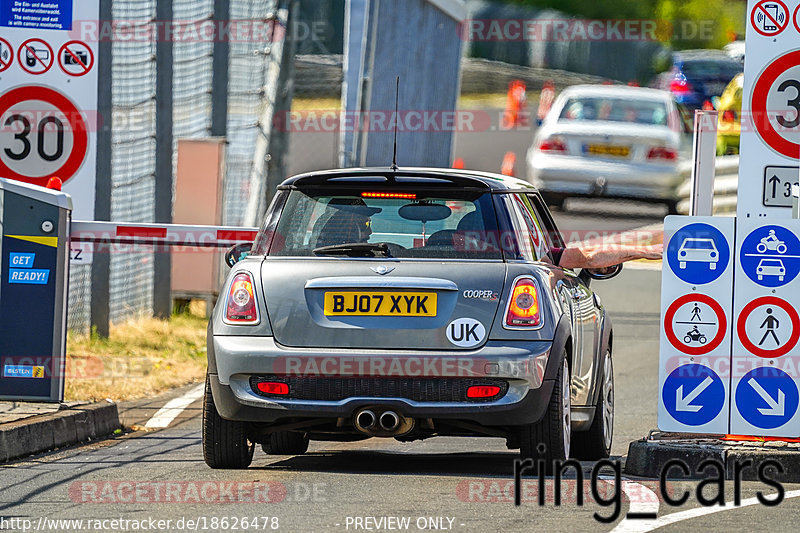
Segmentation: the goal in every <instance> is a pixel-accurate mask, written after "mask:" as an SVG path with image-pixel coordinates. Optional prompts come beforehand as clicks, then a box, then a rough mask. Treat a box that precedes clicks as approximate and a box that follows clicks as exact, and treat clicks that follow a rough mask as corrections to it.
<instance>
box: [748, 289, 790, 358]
mask: <svg viewBox="0 0 800 533" xmlns="http://www.w3.org/2000/svg"><path fill="white" fill-rule="evenodd" d="M765 305H772V306H775V307H779V308H781V309H783V310H784V311H785V312H786V314H787V315H789V318H790V319H791V321H792V336H791V337H789V340H788V341H787V342H786V344H784V345H783V346H779V347H778V348H775V349H774V350H765V349H763V348H759V347H758V346H756V345H755V344H754V343H753V341H751V340H750V338H749V337H748V336H747V330H746V329H745V325H746V324H747V318H748V317H749V316H750V314H752V312H753V311H755V310H756V309H758V308H759V307H763V306H765ZM736 331H737V332H738V333H739V341H740V342H741V343H742V346H744V347H745V349H746V350H747V351H748V352H750V353H752V354H754V355H757V356H759V357H763V358H765V359H774V358H776V357H781V356H783V355H786V354H787V353H789V352H790V351H791V350H792V349H793V348H794V347H795V346H797V341H798V340H800V317H798V316H797V311H795V310H794V308H793V307H792V306H791V305H790V304H789V302H787V301H786V300H781V299H780V298H778V297H776V296H764V297H763V298H757V299H755V300H753V301H752V302H750V303H748V304H747V305H745V306H744V309H742V312H741V314H739V321H738V322H737V323H736Z"/></svg>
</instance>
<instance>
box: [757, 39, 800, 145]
mask: <svg viewBox="0 0 800 533" xmlns="http://www.w3.org/2000/svg"><path fill="white" fill-rule="evenodd" d="M797 66H800V50H795V51H793V52H789V53H788V54H785V55H782V56H781V57H779V58H778V59H776V60H775V61H773V62H772V63H770V64H769V65H768V66H767V68H765V69H764V71H763V72H762V73H761V75H760V76H759V77H758V80H757V81H756V83H755V86H754V87H753V97H752V98H751V102H752V104H751V108H752V113H753V121H754V122H755V126H756V131H757V132H758V135H759V136H760V137H761V139H762V140H763V141H764V142H765V143H766V144H767V146H769V147H770V148H772V149H773V150H775V151H776V152H778V153H779V154H781V155H783V156H785V157H788V158H790V159H797V158H798V157H800V144H797V143H794V142H792V141H790V140H789V139H787V138H786V137H783V136H782V135H781V134H780V133H778V132H777V131H776V130H775V127H774V126H773V125H772V123H771V122H770V120H769V114H768V111H767V98H768V97H769V91H770V89H771V88H772V86H773V85H774V84H775V81H776V80H777V79H778V77H780V75H781V74H783V73H784V72H786V71H787V70H789V69H790V68H793V67H797Z"/></svg>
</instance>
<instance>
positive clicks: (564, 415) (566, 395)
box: [520, 354, 572, 472]
mask: <svg viewBox="0 0 800 533" xmlns="http://www.w3.org/2000/svg"><path fill="white" fill-rule="evenodd" d="M571 406H572V403H571V398H570V373H569V361H567V357H566V354H564V356H563V362H562V363H561V369H560V370H559V372H558V376H557V377H556V382H555V385H554V386H553V394H552V396H550V402H549V403H548V405H547V411H546V412H545V415H544V417H543V418H542V419H541V420H540V421H539V422H536V423H534V424H528V425H525V426H522V427H521V428H520V454H521V455H522V457H523V459H528V458H531V459H534V460H537V459H544V461H545V465H546V469H547V471H548V472H550V471H551V469H552V468H553V462H554V461H564V460H565V459H566V458H567V457H569V450H570V442H571V440H572V429H571V427H570V426H571V422H572V413H571V410H572V408H571Z"/></svg>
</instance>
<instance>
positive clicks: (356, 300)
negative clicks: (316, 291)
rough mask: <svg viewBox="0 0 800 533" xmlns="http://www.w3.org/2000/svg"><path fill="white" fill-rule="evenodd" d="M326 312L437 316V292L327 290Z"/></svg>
mask: <svg viewBox="0 0 800 533" xmlns="http://www.w3.org/2000/svg"><path fill="white" fill-rule="evenodd" d="M325 316H436V293H435V292H360V291H359V292H326V293H325Z"/></svg>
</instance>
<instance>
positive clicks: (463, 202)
mask: <svg viewBox="0 0 800 533" xmlns="http://www.w3.org/2000/svg"><path fill="white" fill-rule="evenodd" d="M376 189H377V188H376ZM498 234H499V232H498V231H497V218H496V216H495V212H494V207H493V202H492V198H491V195H490V194H488V193H483V192H462V191H442V192H430V191H427V192H410V191H407V190H402V191H395V190H385V189H381V190H363V191H346V192H333V191H324V192H322V191H317V190H314V191H305V190H293V191H291V192H290V193H289V197H288V198H287V201H286V205H285V207H284V208H283V211H282V213H281V216H280V219H279V221H278V225H277V228H276V230H275V237H274V238H273V239H272V245H271V247H270V250H269V255H271V256H317V257H323V256H328V257H333V256H340V257H342V256H344V257H397V258H422V259H425V258H429V259H498V260H502V258H503V255H502V252H501V250H500V244H499V243H498V242H497V240H498V239H497V238H496V236H497V235H498Z"/></svg>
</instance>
